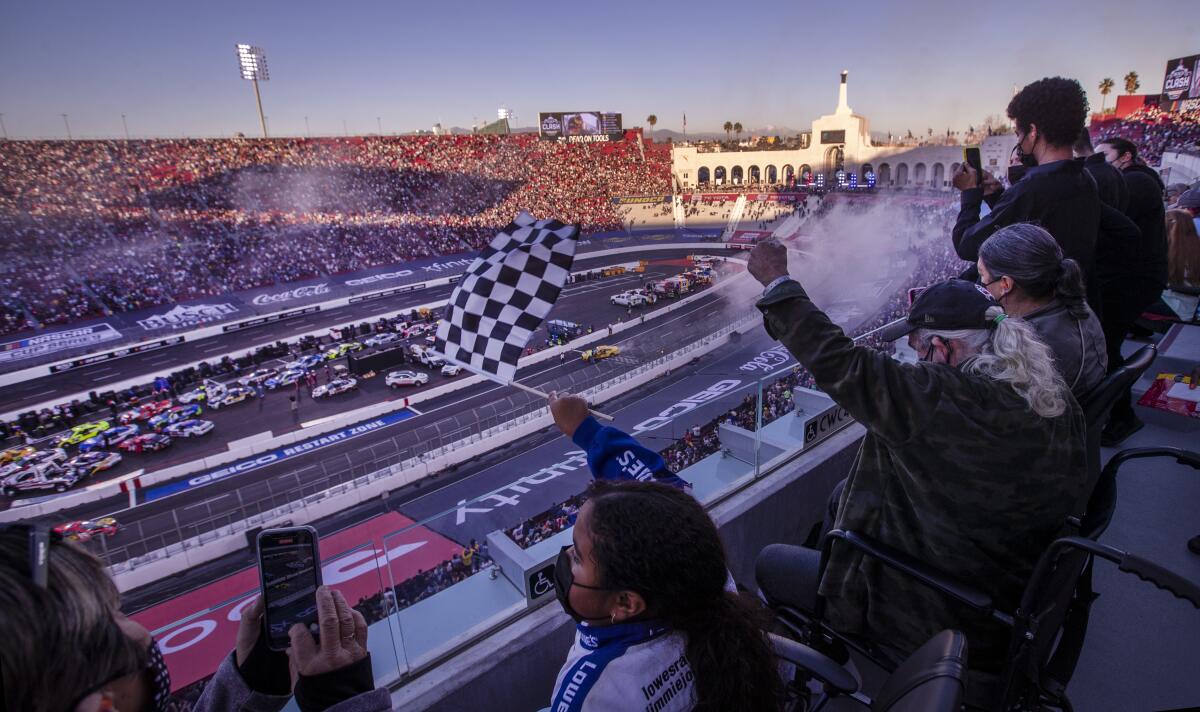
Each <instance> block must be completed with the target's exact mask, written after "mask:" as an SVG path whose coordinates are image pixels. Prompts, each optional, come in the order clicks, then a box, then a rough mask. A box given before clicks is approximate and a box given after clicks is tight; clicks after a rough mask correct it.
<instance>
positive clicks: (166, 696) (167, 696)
mask: <svg viewBox="0 0 1200 712" xmlns="http://www.w3.org/2000/svg"><path fill="white" fill-rule="evenodd" d="M148 652H149V653H150V658H149V659H148V660H147V661H146V675H147V676H148V677H149V678H150V690H151V694H152V695H153V699H154V701H153V702H152V703H151V708H150V709H152V710H154V712H170V711H171V710H173V709H175V705H174V702H173V701H172V700H171V672H170V671H169V670H167V662H166V661H165V660H163V656H162V651H161V650H159V649H158V641H155V640H151V641H150V650H149V651H148Z"/></svg>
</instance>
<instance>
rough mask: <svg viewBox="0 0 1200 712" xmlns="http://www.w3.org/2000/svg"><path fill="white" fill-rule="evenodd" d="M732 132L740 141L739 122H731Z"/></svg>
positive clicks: (740, 129)
mask: <svg viewBox="0 0 1200 712" xmlns="http://www.w3.org/2000/svg"><path fill="white" fill-rule="evenodd" d="M733 132H734V133H735V134H737V137H738V141H741V140H742V122H740V121H735V122H733Z"/></svg>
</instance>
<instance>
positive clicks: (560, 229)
mask: <svg viewBox="0 0 1200 712" xmlns="http://www.w3.org/2000/svg"><path fill="white" fill-rule="evenodd" d="M578 238H579V226H578V225H564V224H563V223H561V222H559V221H557V220H535V219H534V218H533V216H531V215H529V214H528V213H525V212H522V213H521V214H519V215H517V217H516V219H514V220H513V222H512V224H510V225H509V226H508V227H506V228H505V229H504V230H503V231H501V232H500V233H498V234H497V235H496V237H494V238H493V239H492V241H491V242H490V243H489V244H488V246H487V247H485V248H484V249H483V250H482V251H480V253H479V257H477V258H475V261H474V262H472V263H471V266H470V267H468V268H467V270H466V272H464V273H463V277H462V281H460V282H459V284H458V286H457V287H455V289H454V293H453V294H451V295H450V300H449V301H448V302H447V303H446V314H445V316H444V317H443V318H442V320H441V322H439V323H438V329H437V338H436V340H435V342H434V353H436V354H438V355H439V356H441V357H442V358H445V359H446V360H447V361H450V362H452V363H456V364H458V365H460V366H462V367H463V368H465V369H467V370H468V371H471V372H472V373H477V374H479V375H481V376H484V377H485V378H488V379H491V380H493V381H496V382H497V383H500V384H503V385H507V386H512V387H514V388H516V389H518V390H522V391H525V392H527V393H530V394H532V395H536V396H538V397H539V398H542V399H547V398H548V397H549V396H548V395H547V394H546V393H543V392H541V391H539V390H537V389H535V388H530V387H529V386H526V385H523V384H521V383H518V382H517V380H516V373H517V360H518V359H519V358H520V357H521V353H522V352H523V351H524V349H525V346H526V344H528V343H529V340H530V338H532V337H533V332H534V331H536V330H537V328H538V327H539V326H541V323H542V321H543V320H544V319H545V318H546V315H547V314H549V313H550V309H551V307H553V306H554V302H555V301H556V300H557V299H558V295H559V293H560V292H561V291H562V288H563V285H564V284H566V282H567V278H568V277H570V275H571V265H572V263H573V262H574V261H575V246H576V243H577V240H578ZM593 413H594V414H595V415H596V416H597V417H599V418H603V419H605V420H610V421H611V420H612V419H613V418H612V416H610V415H605V414H604V413H597V412H595V411H593Z"/></svg>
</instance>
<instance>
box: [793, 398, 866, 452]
mask: <svg viewBox="0 0 1200 712" xmlns="http://www.w3.org/2000/svg"><path fill="white" fill-rule="evenodd" d="M853 422H854V418H852V417H850V412H849V411H848V410H846V409H845V408H843V407H841V406H840V405H837V404H834V405H832V406H830V407H829V408H827V409H825V410H824V411H822V412H821V414H820V415H814V416H813V417H811V418H809V419H808V421H807V422H805V423H804V449H805V450H807V449H809V448H810V447H813V446H814V445H816V444H817V443H819V442H821V441H822V440H824V439H825V438H828V437H829V436H830V435H833V434H834V433H836V432H837V431H839V430H841V429H842V428H844V427H846V426H847V425H849V424H850V423H853Z"/></svg>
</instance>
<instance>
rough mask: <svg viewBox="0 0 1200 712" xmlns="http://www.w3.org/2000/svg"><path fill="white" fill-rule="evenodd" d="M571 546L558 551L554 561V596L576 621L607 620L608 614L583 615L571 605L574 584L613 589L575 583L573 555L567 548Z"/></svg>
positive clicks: (602, 589) (599, 588) (595, 588)
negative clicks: (596, 615)
mask: <svg viewBox="0 0 1200 712" xmlns="http://www.w3.org/2000/svg"><path fill="white" fill-rule="evenodd" d="M569 548H571V547H569V546H564V547H563V548H562V550H561V551H559V552H558V560H557V561H555V562H554V596H555V598H557V599H558V603H559V605H561V606H562V608H563V610H564V611H566V612H567V615H568V616H571V618H573V619H574V620H575V622H576V623H583V622H584V621H602V620H605V619H606V616H599V617H597V618H589V617H587V616H584V615H581V614H580V613H579V612H578V611H576V610H575V609H574V608H573V607H571V587H572V586H578V587H579V588H587V589H591V590H592V591H611V590H612V589H609V588H603V587H600V586H588V585H586V584H582V583H575V574H574V573H572V571H571V557H570V555H569V554H567V549H569Z"/></svg>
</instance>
